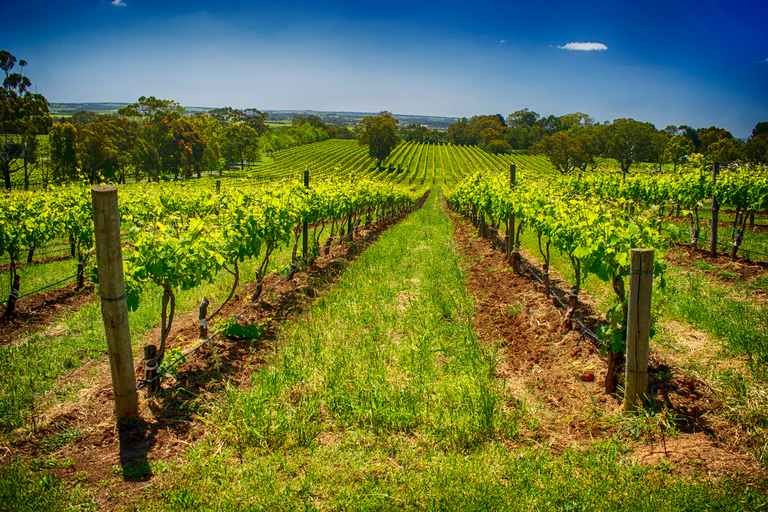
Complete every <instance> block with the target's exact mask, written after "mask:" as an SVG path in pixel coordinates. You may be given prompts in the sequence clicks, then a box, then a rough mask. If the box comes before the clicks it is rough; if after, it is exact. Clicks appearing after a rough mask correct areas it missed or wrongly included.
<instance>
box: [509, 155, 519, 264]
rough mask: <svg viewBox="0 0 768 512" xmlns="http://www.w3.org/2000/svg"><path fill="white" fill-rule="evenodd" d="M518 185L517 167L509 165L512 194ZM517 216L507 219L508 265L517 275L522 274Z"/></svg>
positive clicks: (512, 214)
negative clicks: (518, 247) (510, 265)
mask: <svg viewBox="0 0 768 512" xmlns="http://www.w3.org/2000/svg"><path fill="white" fill-rule="evenodd" d="M516 185H517V165H515V164H510V165H509V188H510V189H511V191H512V192H514V190H515V186H516ZM515 228H516V220H515V214H514V213H510V214H509V219H507V232H508V234H507V263H510V264H512V271H513V272H514V273H516V274H520V251H519V250H518V249H517V246H518V245H519V244H520V240H517V232H516V230H515Z"/></svg>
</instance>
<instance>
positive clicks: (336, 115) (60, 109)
mask: <svg viewBox="0 0 768 512" xmlns="http://www.w3.org/2000/svg"><path fill="white" fill-rule="evenodd" d="M127 105H129V103H99V102H94V103H51V104H50V110H51V116H53V117H69V116H71V115H72V114H74V113H76V112H80V111H83V110H84V111H86V112H96V113H98V114H116V113H117V111H118V110H119V109H120V108H122V107H125V106H127ZM184 108H185V109H186V110H187V112H189V113H193V114H194V113H197V112H208V111H209V110H211V109H212V108H216V107H187V106H184ZM262 111H263V112H266V113H268V114H269V118H268V121H272V122H279V121H290V120H291V119H293V116H295V115H298V114H301V115H303V116H310V115H314V116H317V117H319V118H321V119H322V120H323V121H325V122H326V123H331V124H335V125H338V126H354V125H356V124H357V123H358V122H360V120H361V119H362V118H363V117H365V116H371V115H376V114H377V112H336V111H318V110H262ZM395 117H397V118H398V119H399V120H400V125H401V126H404V125H408V124H419V125H426V126H427V127H429V128H432V129H438V130H445V129H446V128H448V126H450V125H451V124H452V123H454V122H455V121H456V119H457V118H455V117H440V116H423V115H421V116H419V115H410V114H395Z"/></svg>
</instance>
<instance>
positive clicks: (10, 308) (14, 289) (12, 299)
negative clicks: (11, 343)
mask: <svg viewBox="0 0 768 512" xmlns="http://www.w3.org/2000/svg"><path fill="white" fill-rule="evenodd" d="M11 266H12V267H13V260H11ZM13 272H15V270H14V271H13ZM20 285H21V276H20V275H18V274H16V275H14V276H13V285H12V286H11V293H10V294H8V305H7V306H6V307H5V313H3V319H8V318H11V317H12V316H13V315H14V314H15V313H16V301H17V300H18V298H19V287H20Z"/></svg>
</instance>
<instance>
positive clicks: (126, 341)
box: [91, 185, 138, 420]
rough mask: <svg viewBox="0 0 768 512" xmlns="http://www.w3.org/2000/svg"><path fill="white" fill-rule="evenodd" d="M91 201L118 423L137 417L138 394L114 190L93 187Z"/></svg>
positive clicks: (102, 307)
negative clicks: (124, 419) (134, 374)
mask: <svg viewBox="0 0 768 512" xmlns="http://www.w3.org/2000/svg"><path fill="white" fill-rule="evenodd" d="M91 198H92V200H93V227H94V240H95V245H96V264H97V265H98V269H99V295H100V296H101V315H102V317H103V319H104V330H105V331H106V335H107V350H108V352H109V365H110V368H111V370H112V389H113V391H114V395H115V415H116V416H117V419H118V420H121V419H123V418H128V417H131V416H136V415H137V414H138V394H137V393H136V380H135V378H134V376H133V350H132V349H131V331H130V329H129V327H128V302H127V300H126V295H125V280H124V277H123V250H122V246H121V241H120V213H119V210H118V206H117V187H115V186H112V185H102V186H97V187H93V188H92V189H91Z"/></svg>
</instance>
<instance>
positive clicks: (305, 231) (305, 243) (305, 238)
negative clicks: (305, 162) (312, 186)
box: [301, 169, 309, 260]
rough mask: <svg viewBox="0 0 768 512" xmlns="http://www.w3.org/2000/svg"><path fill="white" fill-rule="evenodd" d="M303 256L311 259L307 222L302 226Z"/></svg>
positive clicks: (307, 186) (305, 184) (306, 170)
mask: <svg viewBox="0 0 768 512" xmlns="http://www.w3.org/2000/svg"><path fill="white" fill-rule="evenodd" d="M304 187H305V188H309V169H305V170H304ZM301 254H302V255H303V259H305V260H306V259H307V258H308V257H309V224H307V221H306V220H305V221H304V223H303V224H302V225H301Z"/></svg>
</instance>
